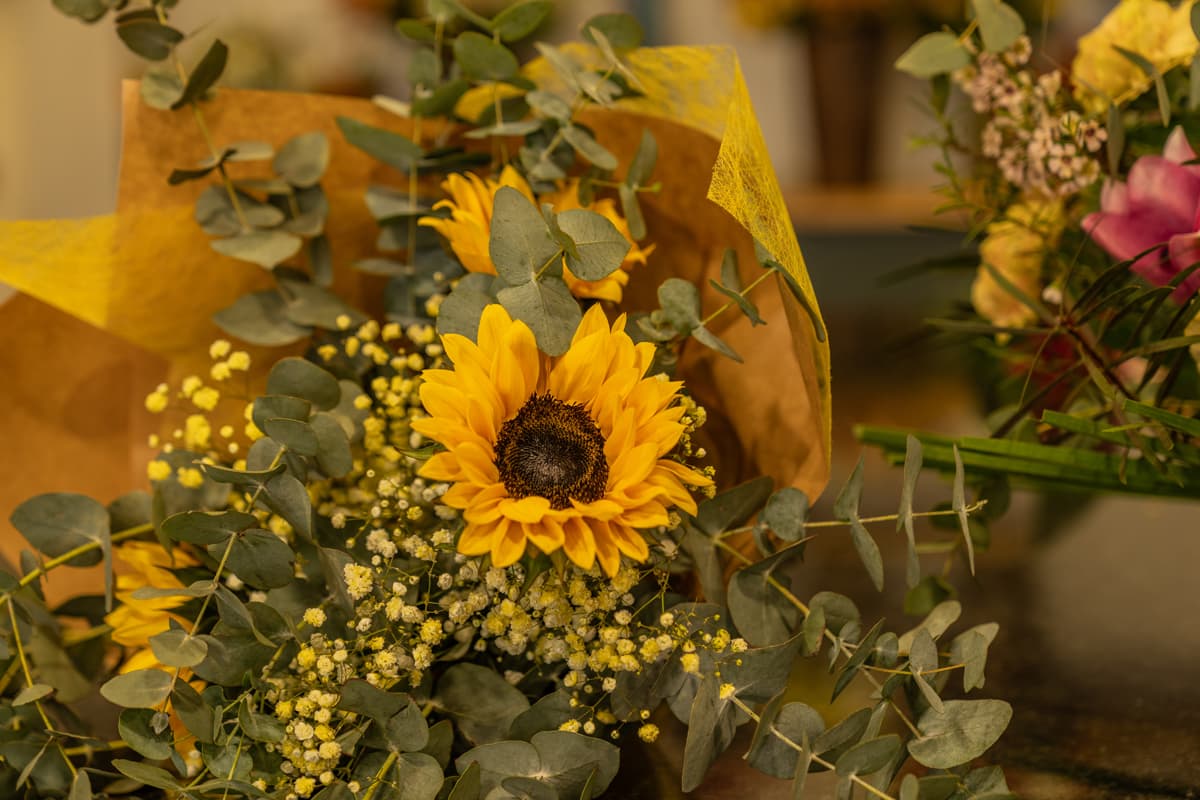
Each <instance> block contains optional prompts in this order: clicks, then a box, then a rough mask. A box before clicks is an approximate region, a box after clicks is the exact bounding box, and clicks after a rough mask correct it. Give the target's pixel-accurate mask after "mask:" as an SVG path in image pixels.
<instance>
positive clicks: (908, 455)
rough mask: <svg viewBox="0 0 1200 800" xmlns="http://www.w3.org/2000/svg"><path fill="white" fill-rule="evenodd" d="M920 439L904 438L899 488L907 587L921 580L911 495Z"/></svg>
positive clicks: (918, 463) (899, 522)
mask: <svg viewBox="0 0 1200 800" xmlns="http://www.w3.org/2000/svg"><path fill="white" fill-rule="evenodd" d="M921 459H922V455H921V440H920V439H918V438H917V437H915V436H913V435H912V434H909V435H908V437H907V438H906V440H905V451H904V482H903V485H902V486H901V488H900V512H899V519H897V520H896V527H897V528H899V527H903V528H904V535H905V538H906V542H907V546H908V550H907V560H906V562H905V571H904V581H905V584H906V585H907V586H908V588H909V589H911V588H913V587H914V586H916V585H917V583H918V582H919V581H920V580H921V562H920V561H919V560H918V559H917V540H916V534H915V533H914V531H913V497H914V496H915V495H916V491H917V479H918V478H920V476H921Z"/></svg>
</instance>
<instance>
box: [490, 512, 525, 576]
mask: <svg viewBox="0 0 1200 800" xmlns="http://www.w3.org/2000/svg"><path fill="white" fill-rule="evenodd" d="M524 554H525V528H524V526H523V525H521V523H519V522H509V521H508V520H506V519H504V518H503V517H501V518H500V519H499V520H498V521H497V522H496V524H495V527H494V529H493V531H492V564H493V565H494V566H497V567H507V566H509V565H510V564H515V563H516V562H517V560H518V559H519V558H520V557H521V556H523V555H524Z"/></svg>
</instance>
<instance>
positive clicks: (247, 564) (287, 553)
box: [187, 530, 296, 666]
mask: <svg viewBox="0 0 1200 800" xmlns="http://www.w3.org/2000/svg"><path fill="white" fill-rule="evenodd" d="M295 560H296V556H295V553H293V552H292V548H291V547H289V546H288V545H287V543H286V542H284V541H283V540H282V539H280V538H279V537H278V536H276V535H275V534H274V533H271V532H270V531H263V530H252V531H246V532H245V533H244V534H242V535H241V536H239V537H237V539H235V540H234V542H233V546H232V549H231V550H230V551H229V563H228V565H229V570H230V571H231V572H232V573H233V574H234V575H237V576H238V578H240V579H241V580H243V581H245V582H246V583H248V584H249V585H251V586H253V587H255V588H256V589H274V588H277V587H281V586H287V585H288V584H289V583H291V582H292V581H293V580H294V579H295V577H296V576H295V572H294V569H293V567H292V564H293V562H294V561H295ZM187 666H191V665H187Z"/></svg>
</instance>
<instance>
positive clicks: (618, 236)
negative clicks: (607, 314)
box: [558, 208, 630, 281]
mask: <svg viewBox="0 0 1200 800" xmlns="http://www.w3.org/2000/svg"><path fill="white" fill-rule="evenodd" d="M558 227H559V228H561V229H562V232H563V233H565V234H566V235H567V236H569V237H570V238H571V241H572V243H573V245H574V246H573V247H570V248H568V249H567V267H568V268H569V269H570V270H571V272H572V273H573V274H574V275H575V277H576V278H580V279H582V280H585V281H598V280H600V279H601V278H605V277H607V276H609V275H611V274H612V273H613V272H615V271H616V270H618V269H620V267H621V262H622V261H624V260H625V255H626V254H627V253H628V252H629V248H630V244H629V240H628V239H626V238H625V235H624V234H623V233H621V232H620V231H619V230H617V226H616V225H614V224H613V223H612V221H611V220H609V219H608V218H607V217H605V216H604V215H602V214H597V213H596V212H595V211H588V210H587V209H582V208H579V209H572V210H570V211H564V212H563V213H561V214H559V215H558Z"/></svg>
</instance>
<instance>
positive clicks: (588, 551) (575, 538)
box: [562, 517, 596, 569]
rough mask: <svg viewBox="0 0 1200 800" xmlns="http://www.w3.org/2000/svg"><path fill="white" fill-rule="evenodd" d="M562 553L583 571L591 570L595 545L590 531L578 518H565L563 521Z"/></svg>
mask: <svg viewBox="0 0 1200 800" xmlns="http://www.w3.org/2000/svg"><path fill="white" fill-rule="evenodd" d="M562 527H563V545H562V548H563V552H564V553H566V554H567V558H569V559H571V561H573V562H574V563H576V564H578V565H579V566H580V567H583V568H584V569H591V568H592V564H594V563H595V562H596V544H595V541H594V540H593V538H592V529H591V528H590V527H589V526H588V524H587V522H585V521H584V520H582V519H580V518H579V517H567V519H565V520H564V521H563V526H562Z"/></svg>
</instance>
